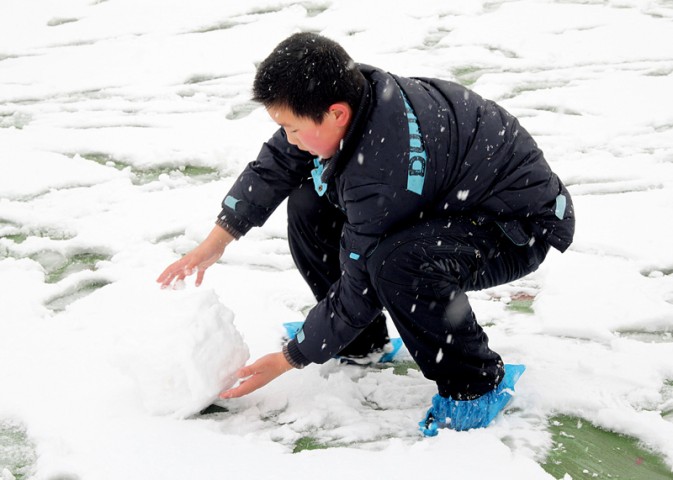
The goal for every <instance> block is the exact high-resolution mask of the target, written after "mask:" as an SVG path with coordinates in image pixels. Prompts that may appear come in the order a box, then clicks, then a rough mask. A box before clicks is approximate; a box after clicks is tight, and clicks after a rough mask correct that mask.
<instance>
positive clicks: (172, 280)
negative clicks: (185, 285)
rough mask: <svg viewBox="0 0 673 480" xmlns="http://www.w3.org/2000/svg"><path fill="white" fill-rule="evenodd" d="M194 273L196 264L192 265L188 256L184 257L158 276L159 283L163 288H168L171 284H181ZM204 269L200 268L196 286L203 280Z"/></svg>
mask: <svg viewBox="0 0 673 480" xmlns="http://www.w3.org/2000/svg"><path fill="white" fill-rule="evenodd" d="M192 273H194V266H193V265H191V264H190V263H189V261H188V259H186V258H184V257H183V258H182V259H180V260H178V261H177V262H174V263H172V264H171V265H169V266H168V267H167V268H166V270H164V271H163V272H161V275H159V276H158V277H157V280H156V281H157V283H160V284H161V288H167V287H169V286H171V285H173V286H176V285H179V284H180V283H181V282H182V281H183V280H184V279H185V277H187V276H189V275H191V274H192ZM204 273H205V272H204V270H202V269H198V275H197V278H196V286H199V285H200V284H201V282H202V281H203V275H204Z"/></svg>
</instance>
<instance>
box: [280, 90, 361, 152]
mask: <svg viewBox="0 0 673 480" xmlns="http://www.w3.org/2000/svg"><path fill="white" fill-rule="evenodd" d="M267 112H269V115H270V116H271V118H272V119H273V121H274V122H276V123H277V124H278V125H280V126H281V127H283V129H284V130H285V134H286V135H287V141H288V142H290V143H291V144H292V145H296V146H297V148H299V149H300V150H303V151H305V152H309V153H310V154H311V155H315V156H317V157H322V158H330V157H332V155H334V154H335V153H336V151H337V150H338V148H339V143H340V142H341V139H342V138H343V136H344V135H345V134H346V129H347V128H348V125H349V123H350V118H351V109H350V107H349V106H348V104H346V103H341V102H340V103H335V104H334V105H332V106H330V108H329V109H328V111H327V113H325V116H324V117H323V121H322V123H319V124H318V123H316V122H315V121H314V120H312V119H310V118H307V117H298V116H296V115H295V114H294V113H293V112H292V110H290V109H289V108H287V107H273V106H272V107H269V108H267Z"/></svg>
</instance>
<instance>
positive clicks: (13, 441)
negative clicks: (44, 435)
mask: <svg viewBox="0 0 673 480" xmlns="http://www.w3.org/2000/svg"><path fill="white" fill-rule="evenodd" d="M35 460H36V455H35V447H34V445H33V444H32V443H31V441H30V439H29V438H28V436H27V434H26V430H25V429H24V428H23V426H21V425H19V424H17V423H16V422H9V421H3V420H0V472H2V470H3V468H6V469H7V470H9V471H10V472H11V473H12V475H14V477H16V480H23V479H25V478H28V477H29V476H30V473H31V469H32V466H33V464H34V463H35Z"/></svg>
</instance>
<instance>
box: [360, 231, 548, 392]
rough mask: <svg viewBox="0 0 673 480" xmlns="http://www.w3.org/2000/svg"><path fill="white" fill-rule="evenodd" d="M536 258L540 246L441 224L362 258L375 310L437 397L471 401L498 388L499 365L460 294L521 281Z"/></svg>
mask: <svg viewBox="0 0 673 480" xmlns="http://www.w3.org/2000/svg"><path fill="white" fill-rule="evenodd" d="M538 250H539V251H538ZM542 252H543V253H545V254H546V249H545V248H544V246H539V248H538V249H536V250H531V249H527V247H517V246H515V245H513V244H512V243H511V242H509V241H508V240H507V239H506V238H505V237H504V236H503V235H502V232H500V231H499V230H498V229H497V227H495V226H493V225H491V226H480V225H475V224H473V223H472V222H470V221H469V220H466V219H455V220H453V221H451V222H449V221H448V220H445V219H442V220H434V221H428V222H423V223H420V224H417V225H415V226H413V227H411V228H409V229H406V230H403V231H399V232H397V233H395V234H392V235H388V236H387V237H386V238H385V239H383V240H382V241H381V242H380V243H379V246H378V247H377V249H376V250H375V251H374V253H373V254H372V255H371V256H370V257H369V259H368V267H369V268H368V269H369V271H370V276H371V281H372V285H373V286H374V289H375V290H376V292H377V294H378V296H379V299H380V300H381V303H382V304H383V305H384V307H385V308H386V309H387V310H388V312H389V313H390V316H391V318H392V320H393V322H394V323H395V326H396V327H397V329H398V331H399V332H400V336H401V337H402V339H403V340H404V342H405V345H406V346H407V348H408V349H409V352H410V353H411V355H412V356H413V357H414V359H415V361H416V362H417V363H418V365H419V367H420V368H421V371H422V372H423V374H424V375H425V376H426V377H427V378H429V379H431V380H434V381H436V382H437V385H438V389H439V393H440V395H442V396H451V397H453V398H454V399H468V398H474V397H478V396H480V395H483V394H484V393H486V392H488V391H490V390H492V389H493V388H495V386H497V384H498V383H499V382H500V380H501V378H502V374H503V365H502V360H501V358H500V356H499V355H498V354H497V353H495V352H494V351H493V350H491V349H490V348H489V345H488V337H487V335H486V333H485V332H484V331H483V329H482V328H481V326H480V325H479V324H478V323H477V321H476V318H475V315H474V312H473V311H472V308H471V306H470V302H469V300H468V297H467V295H466V292H467V291H470V290H477V289H481V288H487V287H491V286H494V285H498V284H501V283H506V282H509V281H512V280H514V279H516V278H519V277H521V276H523V275H525V274H526V273H528V272H530V271H532V270H534V269H536V268H537V266H538V265H539V263H540V261H541V260H542V258H544V255H543V254H542Z"/></svg>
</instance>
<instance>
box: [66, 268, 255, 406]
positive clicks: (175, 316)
mask: <svg viewBox="0 0 673 480" xmlns="http://www.w3.org/2000/svg"><path fill="white" fill-rule="evenodd" d="M62 317H63V318H61V319H60V320H62V321H63V322H66V323H67V322H74V323H77V324H80V327H81V328H82V329H84V330H85V331H87V332H88V336H89V337H90V338H89V340H90V341H91V342H92V344H93V345H99V346H100V350H99V351H101V352H102V353H103V355H104V356H105V360H106V362H107V363H108V365H110V366H112V367H113V368H114V369H116V370H118V372H120V373H121V375H120V377H119V381H118V383H119V386H120V389H119V391H117V392H114V395H115V396H118V395H119V394H120V392H121V391H122V390H123V388H122V385H126V386H127V387H128V385H129V384H131V385H133V387H132V388H127V391H128V392H129V395H138V396H139V403H140V405H141V409H142V410H144V411H145V413H149V414H152V415H170V416H175V417H187V416H189V415H191V414H194V413H196V412H198V411H199V410H201V409H202V408H204V407H206V406H208V405H209V404H210V403H212V402H213V401H214V400H215V399H216V398H217V396H218V394H219V393H220V392H221V391H222V390H225V389H227V388H229V387H231V386H232V385H233V384H234V383H235V382H236V377H235V372H236V371H237V370H238V369H239V368H241V367H242V366H243V365H244V364H245V362H246V361H247V359H248V358H249V353H248V347H247V345H246V344H245V342H244V341H243V338H242V337H241V335H240V333H239V332H238V330H237V329H236V327H235V326H234V322H233V320H234V315H233V313H232V312H231V310H229V309H228V308H227V307H225V306H224V305H223V304H222V303H221V302H220V301H219V298H218V296H217V295H216V294H215V293H214V292H213V291H212V290H200V289H199V290H196V289H193V288H192V289H189V290H161V289H160V288H159V287H158V286H157V285H156V283H154V282H151V281H147V280H144V281H132V280H122V281H118V282H115V283H113V284H110V285H107V286H105V287H103V288H101V289H100V290H98V291H96V292H94V293H93V294H91V295H90V296H88V297H86V298H84V299H82V300H80V301H78V302H75V303H74V304H72V305H71V306H70V307H69V308H68V309H67V310H66V312H64V314H63V315H62ZM71 327H72V328H75V329H76V328H77V327H75V326H74V325H71ZM129 380H130V382H129ZM131 392H132V393H131ZM127 400H130V401H131V402H132V401H133V400H134V399H132V398H131V399H127ZM135 400H137V399H135ZM126 403H128V402H126Z"/></svg>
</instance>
